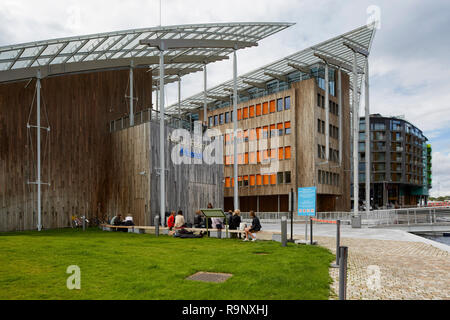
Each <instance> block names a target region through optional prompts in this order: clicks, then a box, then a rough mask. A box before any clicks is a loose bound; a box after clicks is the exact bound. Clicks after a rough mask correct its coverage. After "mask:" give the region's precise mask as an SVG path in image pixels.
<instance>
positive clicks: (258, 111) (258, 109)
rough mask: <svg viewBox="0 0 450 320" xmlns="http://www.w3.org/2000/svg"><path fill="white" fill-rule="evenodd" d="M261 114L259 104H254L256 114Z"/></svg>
mask: <svg viewBox="0 0 450 320" xmlns="http://www.w3.org/2000/svg"><path fill="white" fill-rule="evenodd" d="M260 115H261V104H257V105H256V116H260Z"/></svg>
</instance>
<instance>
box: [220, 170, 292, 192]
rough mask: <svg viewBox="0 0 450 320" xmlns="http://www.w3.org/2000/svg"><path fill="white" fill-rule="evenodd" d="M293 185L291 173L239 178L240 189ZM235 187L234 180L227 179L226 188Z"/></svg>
mask: <svg viewBox="0 0 450 320" xmlns="http://www.w3.org/2000/svg"><path fill="white" fill-rule="evenodd" d="M289 183H291V172H290V171H285V172H278V173H272V174H253V175H246V176H240V177H238V186H239V187H249V186H250V187H256V186H269V185H272V186H273V185H277V184H289ZM233 187H234V178H232V177H226V178H225V188H233Z"/></svg>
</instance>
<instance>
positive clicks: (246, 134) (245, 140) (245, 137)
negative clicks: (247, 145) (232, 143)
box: [244, 130, 248, 142]
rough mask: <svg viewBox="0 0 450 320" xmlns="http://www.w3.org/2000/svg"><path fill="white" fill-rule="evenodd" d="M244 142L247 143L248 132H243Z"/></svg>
mask: <svg viewBox="0 0 450 320" xmlns="http://www.w3.org/2000/svg"><path fill="white" fill-rule="evenodd" d="M244 142H248V130H244Z"/></svg>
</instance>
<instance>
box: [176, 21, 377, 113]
mask: <svg viewBox="0 0 450 320" xmlns="http://www.w3.org/2000/svg"><path fill="white" fill-rule="evenodd" d="M374 26H375V24H374V25H368V26H367V25H364V26H362V27H360V28H357V29H355V30H353V31H350V32H347V33H345V34H342V35H340V36H337V37H335V38H332V39H330V40H327V41H324V42H322V43H319V44H317V45H315V46H312V47H309V48H307V49H304V50H301V51H299V52H296V53H294V54H291V55H289V56H287V57H285V58H282V59H280V60H278V61H275V62H273V63H270V64H268V65H266V66H263V67H261V68H259V69H257V70H254V71H251V72H248V73H246V74H244V75H241V76H239V77H238V81H237V85H238V91H246V90H248V89H250V88H252V87H258V86H259V87H262V86H264V85H265V83H266V82H268V81H270V80H274V79H279V80H281V81H283V79H286V76H287V75H288V74H290V73H292V72H295V71H301V72H303V73H307V72H308V70H309V69H308V68H309V67H311V66H312V65H314V64H317V63H320V62H322V61H323V60H322V58H326V59H328V60H330V61H332V62H333V63H337V64H339V65H340V66H341V67H342V70H343V71H344V72H346V73H348V74H351V73H352V70H351V68H352V65H353V51H352V50H351V49H349V48H348V47H347V46H346V45H344V43H350V44H352V45H353V46H355V47H357V48H360V49H361V50H362V51H366V52H370V49H371V46H372V41H373V38H374V36H375V30H376V29H375V28H374ZM357 56H358V57H357V65H358V88H359V90H360V88H361V81H362V79H363V76H364V69H365V65H366V63H365V58H364V56H362V55H360V54H358V55H357ZM333 63H332V64H333ZM349 69H350V70H349ZM350 82H351V84H350V88H352V85H353V84H352V83H353V82H352V77H350ZM230 88H233V80H232V79H231V80H229V81H226V82H224V83H222V84H220V85H218V86H215V87H213V88H210V89H208V90H207V103H208V104H210V103H214V102H216V101H218V100H220V99H228V100H229V99H230V98H229V97H230V94H231V93H230ZM219 98H220V99H219ZM203 99H204V94H203V92H200V93H198V94H196V95H193V96H191V97H189V98H187V99H185V100H183V101H182V102H181V109H182V110H184V111H188V110H194V109H198V108H199V105H198V104H199V102H202V101H203ZM350 99H351V97H350ZM177 108H178V104H173V105H171V106H169V107H168V108H167V112H168V113H174V112H175V110H177Z"/></svg>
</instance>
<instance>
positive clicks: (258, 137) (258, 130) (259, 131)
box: [256, 128, 261, 140]
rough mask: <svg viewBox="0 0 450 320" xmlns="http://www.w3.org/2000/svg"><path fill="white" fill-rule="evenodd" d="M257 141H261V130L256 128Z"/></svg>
mask: <svg viewBox="0 0 450 320" xmlns="http://www.w3.org/2000/svg"><path fill="white" fill-rule="evenodd" d="M256 139H258V140H259V139H261V128H256Z"/></svg>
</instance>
